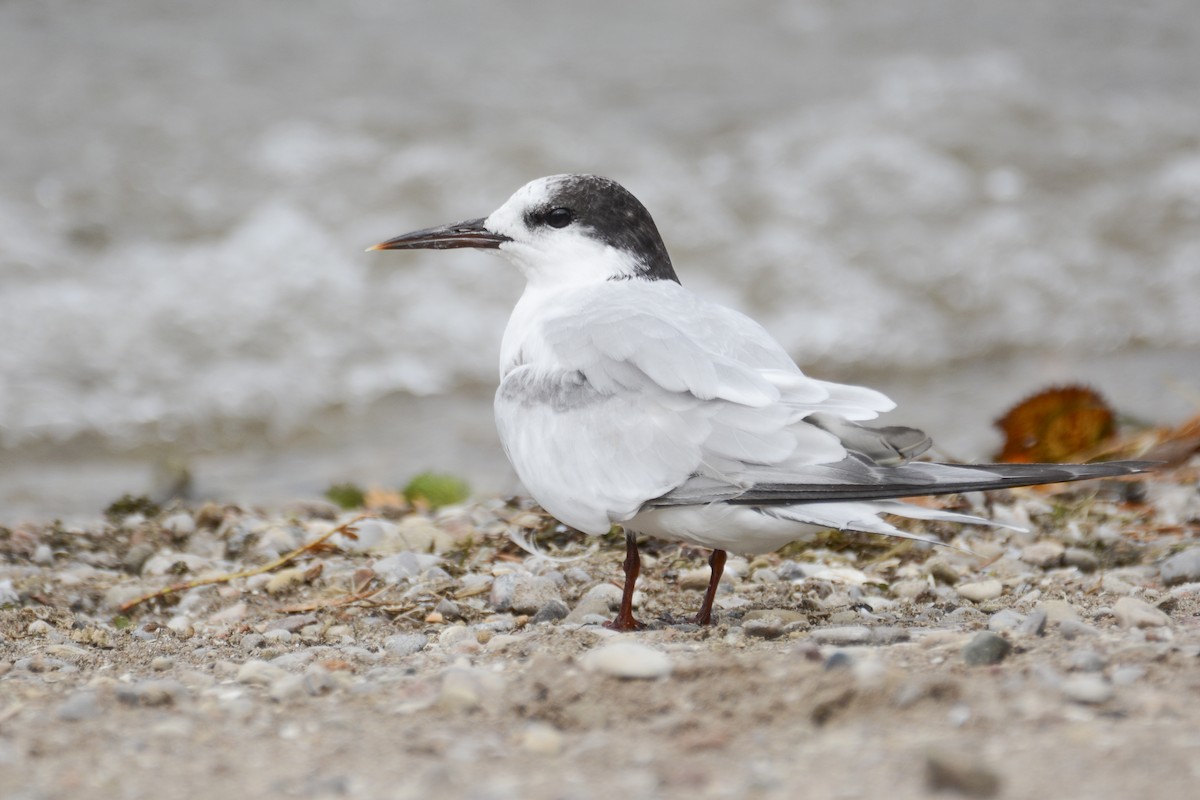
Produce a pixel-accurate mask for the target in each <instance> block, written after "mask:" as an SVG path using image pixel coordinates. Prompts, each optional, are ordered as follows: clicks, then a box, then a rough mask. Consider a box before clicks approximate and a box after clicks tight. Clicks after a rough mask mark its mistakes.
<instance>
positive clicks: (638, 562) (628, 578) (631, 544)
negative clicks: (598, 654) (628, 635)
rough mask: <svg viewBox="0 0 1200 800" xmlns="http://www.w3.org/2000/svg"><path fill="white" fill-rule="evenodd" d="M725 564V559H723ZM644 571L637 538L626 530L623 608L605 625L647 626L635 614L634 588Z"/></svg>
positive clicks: (622, 628)
mask: <svg viewBox="0 0 1200 800" xmlns="http://www.w3.org/2000/svg"><path fill="white" fill-rule="evenodd" d="M721 563H722V565H724V563H725V562H724V559H722V561H721ZM641 571H642V558H641V556H640V555H638V547H637V539H636V538H635V537H634V535H633V534H632V533H630V532H629V531H626V532H625V590H624V591H623V592H622V593H621V610H620V611H618V612H617V618H616V619H614V620H613V621H612V622H607V623H605V625H604V627H606V628H611V629H612V630H614V631H640V630H641V629H642V628H644V627H646V626H645V625H644V624H642V623H641V622H639V621H638V620H637V619H635V618H634V616H633V589H634V586H636V585H637V579H638V573H639V572H641Z"/></svg>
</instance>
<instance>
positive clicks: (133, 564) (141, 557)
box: [121, 542, 156, 575]
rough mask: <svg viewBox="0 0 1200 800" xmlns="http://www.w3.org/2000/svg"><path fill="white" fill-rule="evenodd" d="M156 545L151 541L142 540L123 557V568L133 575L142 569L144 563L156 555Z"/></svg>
mask: <svg viewBox="0 0 1200 800" xmlns="http://www.w3.org/2000/svg"><path fill="white" fill-rule="evenodd" d="M155 550H156V548H155V546H154V545H152V544H150V543H149V542H140V543H138V544H135V545H134V546H133V547H131V548H129V552H128V553H126V554H125V557H124V558H122V559H121V568H122V569H123V570H125V571H126V572H128V573H130V574H131V575H137V574H138V573H140V572H141V571H142V565H143V564H145V563H146V561H147V560H148V559H149V558H150V556H152V555H154V551H155Z"/></svg>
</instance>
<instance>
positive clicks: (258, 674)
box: [237, 660, 288, 686]
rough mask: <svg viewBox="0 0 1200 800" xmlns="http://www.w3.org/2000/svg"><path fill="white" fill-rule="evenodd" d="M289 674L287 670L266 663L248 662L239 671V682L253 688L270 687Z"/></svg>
mask: <svg viewBox="0 0 1200 800" xmlns="http://www.w3.org/2000/svg"><path fill="white" fill-rule="evenodd" d="M287 674H288V673H287V670H285V669H283V668H282V667H277V666H275V665H274V664H271V663H268V662H266V661H257V660H255V661H247V662H246V663H245V664H242V666H241V667H240V668H239V669H238V671H237V681H238V683H248V684H250V685H252V686H269V685H270V684H272V683H274V682H275V681H277V680H279V679H280V678H282V677H283V676H284V675H287Z"/></svg>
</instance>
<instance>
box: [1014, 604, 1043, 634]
mask: <svg viewBox="0 0 1200 800" xmlns="http://www.w3.org/2000/svg"><path fill="white" fill-rule="evenodd" d="M1047 618H1048V616H1047V614H1046V610H1045V609H1043V608H1035V609H1034V610H1033V611H1030V612H1029V614H1027V615H1026V617H1025V619H1024V621H1022V622H1021V624H1020V625H1018V626H1017V630H1016V634H1017V635H1018V636H1044V635H1045V633H1046V620H1047Z"/></svg>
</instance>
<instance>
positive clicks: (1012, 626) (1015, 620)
mask: <svg viewBox="0 0 1200 800" xmlns="http://www.w3.org/2000/svg"><path fill="white" fill-rule="evenodd" d="M1023 622H1025V615H1024V614H1021V613H1019V612H1017V611H1013V610H1012V609H1011V608H1005V609H1001V610H1000V611H997V612H996V613H995V614H992V616H990V617H988V624H987V626H988V630H989V631H993V632H995V633H1011V632H1014V631H1016V630H1017V629H1018V628H1020V627H1021V624H1022V623H1023Z"/></svg>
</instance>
